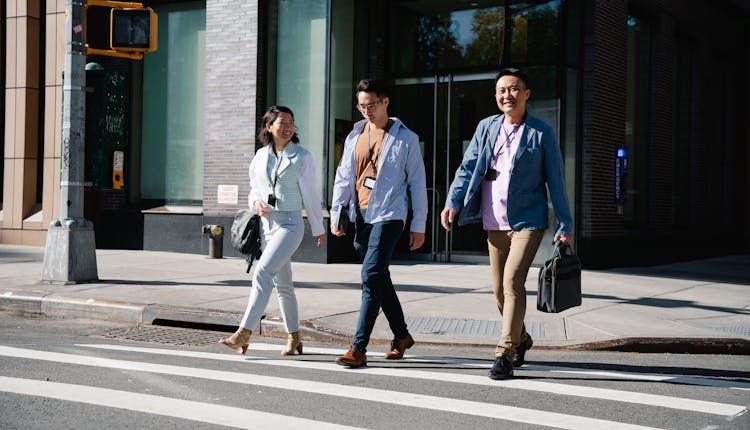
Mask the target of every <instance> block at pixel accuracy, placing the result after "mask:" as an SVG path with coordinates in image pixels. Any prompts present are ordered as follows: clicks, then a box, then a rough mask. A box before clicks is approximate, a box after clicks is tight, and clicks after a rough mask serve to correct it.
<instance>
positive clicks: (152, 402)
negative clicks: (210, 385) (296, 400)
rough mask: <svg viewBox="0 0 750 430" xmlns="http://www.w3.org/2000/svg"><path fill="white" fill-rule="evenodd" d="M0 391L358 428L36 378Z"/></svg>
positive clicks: (276, 423)
mask: <svg viewBox="0 0 750 430" xmlns="http://www.w3.org/2000/svg"><path fill="white" fill-rule="evenodd" d="M0 391H4V392H8V393H15V394H22V395H27V396H37V397H47V398H51V399H59V400H66V401H70V402H77V403H85V404H89V405H97V406H106V407H110V408H117V409H126V410H129V411H137V412H145V413H148V414H156V415H164V416H169V417H175V418H183V419H188V420H192V421H200V422H204V423H210V424H217V425H222V426H228V427H235V428H241V429H250V428H254V429H258V428H272V429H298V428H305V429H320V430H327V429H342V430H343V429H355V428H357V427H348V426H342V425H338V424H333V423H326V422H321V421H315V420H309V419H306V418H295V417H291V416H287V415H279V414H272V413H268V412H262V411H254V410H250V409H241V408H235V407H231V406H222V405H214V404H211V403H201V402H195V401H191V400H181V399H173V398H170V397H162V396H154V395H151V394H140V393H133V392H129V391H120V390H112V389H109V388H98V387H88V386H85V385H75V384H63V383H60V382H48V381H39V380H36V379H19V378H9V377H5V376H0Z"/></svg>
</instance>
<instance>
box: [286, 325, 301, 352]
mask: <svg viewBox="0 0 750 430" xmlns="http://www.w3.org/2000/svg"><path fill="white" fill-rule="evenodd" d="M295 351H297V354H299V355H302V342H301V341H300V340H299V332H298V331H295V332H293V333H289V336H288V337H287V338H286V349H284V350H282V351H281V355H294V352H295Z"/></svg>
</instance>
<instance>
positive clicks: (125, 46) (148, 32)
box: [109, 7, 158, 52]
mask: <svg viewBox="0 0 750 430" xmlns="http://www.w3.org/2000/svg"><path fill="white" fill-rule="evenodd" d="M157 27H158V18H157V17H156V13H155V12H154V10H153V9H151V8H150V7H147V8H142V9H112V11H111V12H110V26H109V28H110V32H109V33H110V47H111V48H112V50H114V51H122V52H154V51H156V43H157Z"/></svg>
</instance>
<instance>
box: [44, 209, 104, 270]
mask: <svg viewBox="0 0 750 430" xmlns="http://www.w3.org/2000/svg"><path fill="white" fill-rule="evenodd" d="M98 279H99V277H98V274H97V269H96V240H95V237H94V226H93V224H92V223H91V222H90V221H87V220H85V219H79V220H74V219H64V220H57V221H54V222H53V223H52V224H50V226H49V229H48V230H47V244H46V245H45V249H44V267H43V269H42V280H44V281H54V282H65V283H76V282H86V281H96V280H98Z"/></svg>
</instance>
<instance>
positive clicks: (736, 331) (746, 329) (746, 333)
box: [715, 324, 750, 337]
mask: <svg viewBox="0 0 750 430" xmlns="http://www.w3.org/2000/svg"><path fill="white" fill-rule="evenodd" d="M715 330H718V331H721V332H724V333H729V334H733V335H736V336H740V337H750V324H735V325H730V326H726V327H716V328H715Z"/></svg>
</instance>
